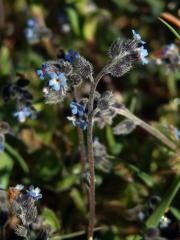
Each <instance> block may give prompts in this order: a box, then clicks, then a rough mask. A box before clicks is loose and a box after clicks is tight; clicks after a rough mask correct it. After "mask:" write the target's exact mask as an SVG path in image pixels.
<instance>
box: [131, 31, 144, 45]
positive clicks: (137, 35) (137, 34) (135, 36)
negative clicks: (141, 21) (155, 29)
mask: <svg viewBox="0 0 180 240" xmlns="http://www.w3.org/2000/svg"><path fill="white" fill-rule="evenodd" d="M132 33H133V36H134V38H135V39H136V40H138V41H139V42H140V43H141V44H145V43H146V42H144V41H143V40H142V39H141V35H140V34H139V33H137V32H136V31H135V30H134V29H133V30H132Z"/></svg>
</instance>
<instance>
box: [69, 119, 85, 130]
mask: <svg viewBox="0 0 180 240" xmlns="http://www.w3.org/2000/svg"><path fill="white" fill-rule="evenodd" d="M67 119H68V120H69V121H71V122H72V124H73V125H74V126H79V127H80V128H81V129H82V130H86V128H87V122H86V121H85V120H84V119H82V118H79V119H77V118H76V117H75V116H71V117H67Z"/></svg>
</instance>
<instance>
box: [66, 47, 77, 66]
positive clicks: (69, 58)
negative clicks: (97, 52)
mask: <svg viewBox="0 0 180 240" xmlns="http://www.w3.org/2000/svg"><path fill="white" fill-rule="evenodd" d="M78 57H79V53H78V52H76V51H74V50H73V49H69V51H68V53H67V54H65V60H66V61H68V62H70V63H71V64H74V63H75V61H76V60H77V58H78Z"/></svg>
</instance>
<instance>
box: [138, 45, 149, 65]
mask: <svg viewBox="0 0 180 240" xmlns="http://www.w3.org/2000/svg"><path fill="white" fill-rule="evenodd" d="M139 54H140V59H141V61H142V63H143V64H147V63H148V62H149V61H148V59H146V57H147V56H148V51H147V49H145V48H144V46H141V47H140V48H139Z"/></svg>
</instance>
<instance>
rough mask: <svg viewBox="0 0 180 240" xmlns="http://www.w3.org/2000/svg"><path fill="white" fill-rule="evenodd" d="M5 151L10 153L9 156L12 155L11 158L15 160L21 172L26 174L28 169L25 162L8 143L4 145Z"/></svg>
mask: <svg viewBox="0 0 180 240" xmlns="http://www.w3.org/2000/svg"><path fill="white" fill-rule="evenodd" d="M5 149H6V150H7V152H8V153H10V155H12V157H14V159H15V160H17V162H18V163H19V165H20V167H21V168H22V170H23V171H24V172H25V173H28V172H29V167H28V165H27V163H26V162H25V160H24V159H23V158H22V157H21V155H20V154H19V153H18V152H17V151H16V150H15V149H14V148H12V147H11V146H10V145H9V144H8V143H5Z"/></svg>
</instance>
